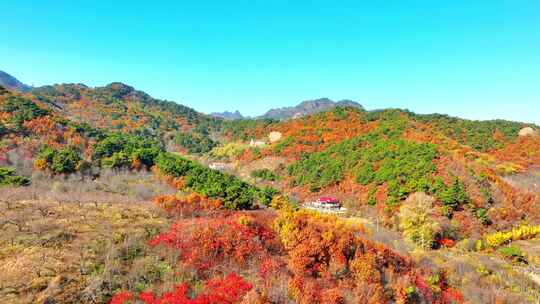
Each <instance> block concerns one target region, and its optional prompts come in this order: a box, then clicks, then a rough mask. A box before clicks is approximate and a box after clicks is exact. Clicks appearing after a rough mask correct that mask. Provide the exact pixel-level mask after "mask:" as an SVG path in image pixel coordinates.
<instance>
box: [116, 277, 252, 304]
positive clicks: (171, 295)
mask: <svg viewBox="0 0 540 304" xmlns="http://www.w3.org/2000/svg"><path fill="white" fill-rule="evenodd" d="M252 287H253V286H252V285H251V284H250V283H248V282H246V281H245V280H244V279H243V278H242V277H240V276H239V275H237V274H235V273H231V274H228V275H227V276H225V277H223V278H213V279H209V280H207V281H206V282H205V284H204V290H203V292H201V293H200V294H198V295H196V296H195V297H192V296H191V295H192V294H193V292H192V291H191V290H190V286H189V285H188V284H187V283H183V284H180V285H178V286H177V287H176V288H175V290H174V291H172V292H167V293H165V294H163V295H162V296H156V295H155V294H154V293H152V292H141V293H140V294H139V297H138V298H139V300H140V301H142V303H145V304H154V303H156V304H157V303H171V304H172V303H179V304H180V303H186V304H187V303H193V304H195V303H197V304H232V303H239V302H240V301H241V300H242V298H243V297H244V296H245V295H246V293H247V292H248V291H250V290H251V288H252ZM133 299H135V297H134V296H133V295H132V294H131V293H129V292H126V291H122V292H120V293H117V294H116V295H115V296H114V297H113V298H112V300H111V304H127V303H128V302H129V301H131V300H133Z"/></svg>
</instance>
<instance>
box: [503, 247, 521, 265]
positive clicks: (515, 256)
mask: <svg viewBox="0 0 540 304" xmlns="http://www.w3.org/2000/svg"><path fill="white" fill-rule="evenodd" d="M497 252H499V253H500V254H502V255H503V256H505V257H507V258H510V259H512V260H516V261H519V262H523V261H525V257H524V256H523V253H522V252H521V249H519V247H517V246H506V247H501V248H499V249H498V250H497Z"/></svg>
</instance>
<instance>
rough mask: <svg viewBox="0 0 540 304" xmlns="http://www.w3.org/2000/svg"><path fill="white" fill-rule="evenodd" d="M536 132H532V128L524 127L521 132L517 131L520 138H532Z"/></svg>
mask: <svg viewBox="0 0 540 304" xmlns="http://www.w3.org/2000/svg"><path fill="white" fill-rule="evenodd" d="M537 133H538V132H537V131H536V130H534V129H533V128H531V127H525V128H523V129H521V130H519V133H518V135H519V136H520V137H521V136H534V135H537Z"/></svg>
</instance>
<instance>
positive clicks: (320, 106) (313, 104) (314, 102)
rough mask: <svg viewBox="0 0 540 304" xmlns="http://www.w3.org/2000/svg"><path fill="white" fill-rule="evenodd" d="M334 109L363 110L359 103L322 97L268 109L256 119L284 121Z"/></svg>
mask: <svg viewBox="0 0 540 304" xmlns="http://www.w3.org/2000/svg"><path fill="white" fill-rule="evenodd" d="M336 107H354V108H358V109H361V110H364V107H363V106H362V105H361V104H360V103H358V102H356V101H353V100H349V99H344V100H339V101H333V100H331V99H329V98H326V97H323V98H318V99H311V100H305V101H302V102H300V103H299V104H297V105H295V106H290V107H281V108H274V109H270V110H268V111H267V112H266V113H265V114H263V115H261V116H258V117H257V118H270V119H277V120H285V119H289V118H297V117H301V116H306V115H311V114H316V113H319V112H324V111H328V110H331V109H333V108H336Z"/></svg>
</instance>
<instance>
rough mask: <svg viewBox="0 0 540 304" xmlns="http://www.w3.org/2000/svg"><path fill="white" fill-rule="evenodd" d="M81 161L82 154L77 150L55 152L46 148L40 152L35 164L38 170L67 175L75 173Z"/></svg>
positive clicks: (71, 148)
mask: <svg viewBox="0 0 540 304" xmlns="http://www.w3.org/2000/svg"><path fill="white" fill-rule="evenodd" d="M81 160H82V158H81V156H80V152H79V151H78V150H77V149H76V148H73V147H64V148H61V149H59V150H53V149H52V148H51V147H48V146H45V147H43V148H42V149H41V150H40V151H39V153H38V155H37V157H36V160H35V162H34V164H35V166H36V167H37V168H38V169H42V170H45V169H49V170H50V171H51V172H52V173H54V174H66V173H73V172H75V171H76V170H77V169H78V167H79V164H80V162H81Z"/></svg>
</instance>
